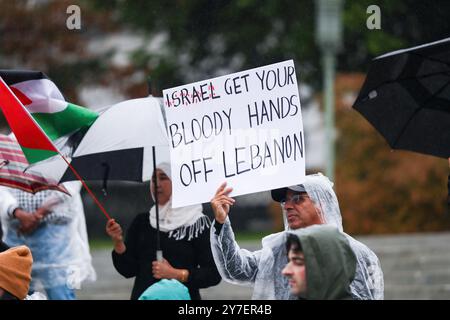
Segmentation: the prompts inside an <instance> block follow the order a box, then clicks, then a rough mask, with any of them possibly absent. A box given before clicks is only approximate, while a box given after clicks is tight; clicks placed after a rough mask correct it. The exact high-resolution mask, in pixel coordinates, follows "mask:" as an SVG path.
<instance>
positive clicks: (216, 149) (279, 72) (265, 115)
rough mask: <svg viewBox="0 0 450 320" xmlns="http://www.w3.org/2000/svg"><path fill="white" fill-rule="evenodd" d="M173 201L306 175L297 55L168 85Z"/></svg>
mask: <svg viewBox="0 0 450 320" xmlns="http://www.w3.org/2000/svg"><path fill="white" fill-rule="evenodd" d="M163 96H164V107H165V109H166V116H167V130H168V136H169V144H170V158H171V169H172V205H173V207H174V208H175V207H181V206H187V205H192V204H197V203H204V202H209V201H210V200H211V199H212V198H213V196H214V194H215V192H216V190H217V188H218V187H219V185H220V184H221V183H222V182H224V181H227V184H228V186H231V187H233V192H232V193H231V196H238V195H243V194H248V193H253V192H259V191H265V190H270V189H275V188H281V187H284V186H289V185H294V184H298V183H301V182H302V181H303V179H304V177H305V148H304V145H305V144H304V134H303V123H302V114H301V109H300V98H299V93H298V86H297V79H296V74H295V68H294V62H293V61H292V60H289V61H284V62H281V63H276V64H272V65H268V66H264V67H260V68H255V69H251V70H247V71H242V72H238V73H233V74H230V75H226V76H222V77H217V78H213V79H209V80H205V81H199V82H196V83H191V84H188V85H183V86H179V87H176V88H171V89H167V90H164V91H163Z"/></svg>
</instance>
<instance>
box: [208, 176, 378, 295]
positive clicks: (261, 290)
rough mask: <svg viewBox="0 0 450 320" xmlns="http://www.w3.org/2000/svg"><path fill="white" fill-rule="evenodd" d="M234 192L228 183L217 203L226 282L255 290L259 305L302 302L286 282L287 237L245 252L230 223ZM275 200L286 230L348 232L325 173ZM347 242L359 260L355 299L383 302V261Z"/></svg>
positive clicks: (219, 260)
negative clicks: (324, 226) (316, 228)
mask: <svg viewBox="0 0 450 320" xmlns="http://www.w3.org/2000/svg"><path fill="white" fill-rule="evenodd" d="M231 191H232V188H226V183H224V184H222V185H221V186H220V187H219V189H218V190H217V192H216V195H215V196H214V198H213V199H212V200H211V206H212V208H213V211H214V216H215V222H214V224H213V226H212V227H211V249H212V252H213V256H214V260H215V262H216V265H217V268H218V270H219V272H220V274H221V276H222V278H223V279H225V280H226V281H228V282H230V283H233V284H240V285H253V287H254V289H253V296H252V298H253V299H277V300H288V299H296V298H297V297H295V296H293V295H292V294H291V293H290V290H289V283H288V281H287V279H286V278H285V277H283V276H281V271H282V270H283V268H284V267H285V265H286V264H287V262H288V261H287V252H286V248H285V233H284V232H279V233H275V234H271V235H269V236H266V237H264V238H263V239H262V249H261V250H258V251H254V252H250V251H248V250H245V249H240V248H239V245H238V244H237V243H236V241H235V240H234V234H233V230H232V228H231V223H230V219H229V217H228V213H229V210H230V206H232V205H233V204H234V202H235V200H234V199H232V198H231V197H229V194H230V193H231ZM272 198H273V199H274V200H275V201H278V202H280V203H281V205H282V209H283V215H284V219H285V226H286V230H296V229H299V228H305V227H307V226H310V225H315V224H329V225H332V226H335V227H336V228H338V230H339V231H341V232H343V228H342V218H341V214H340V210H339V204H338V201H337V197H336V194H335V193H334V190H333V183H332V182H331V181H330V180H329V179H328V178H327V177H325V176H324V175H322V174H320V173H319V174H313V175H307V176H306V177H305V181H304V182H303V183H302V184H300V185H296V186H290V187H287V188H282V189H277V190H272ZM344 234H345V233H344ZM345 236H346V237H347V239H348V241H349V243H350V246H351V248H352V250H353V251H354V253H355V255H356V257H357V266H356V275H355V278H354V280H353V281H352V283H351V284H350V290H351V294H352V297H353V299H383V297H384V281H383V272H382V271H381V266H380V262H379V260H378V258H377V256H376V255H375V253H373V252H372V251H371V250H370V249H369V248H368V247H367V246H365V245H364V244H362V243H361V242H359V241H357V240H355V239H353V238H352V237H350V236H349V235H347V234H345Z"/></svg>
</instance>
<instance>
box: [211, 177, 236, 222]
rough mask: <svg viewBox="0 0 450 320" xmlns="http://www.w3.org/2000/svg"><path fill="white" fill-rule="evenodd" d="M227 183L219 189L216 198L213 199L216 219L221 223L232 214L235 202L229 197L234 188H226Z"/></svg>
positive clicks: (212, 205) (212, 204)
mask: <svg viewBox="0 0 450 320" xmlns="http://www.w3.org/2000/svg"><path fill="white" fill-rule="evenodd" d="M226 186H227V183H226V182H224V183H222V184H221V185H220V187H219V189H217V191H216V194H215V195H214V198H212V199H211V207H212V209H213V212H214V217H215V219H216V220H217V222H219V223H224V222H225V220H226V218H227V216H228V213H229V212H230V206H232V205H233V204H234V202H235V200H234V199H233V198H231V197H229V194H230V193H231V191H233V188H226Z"/></svg>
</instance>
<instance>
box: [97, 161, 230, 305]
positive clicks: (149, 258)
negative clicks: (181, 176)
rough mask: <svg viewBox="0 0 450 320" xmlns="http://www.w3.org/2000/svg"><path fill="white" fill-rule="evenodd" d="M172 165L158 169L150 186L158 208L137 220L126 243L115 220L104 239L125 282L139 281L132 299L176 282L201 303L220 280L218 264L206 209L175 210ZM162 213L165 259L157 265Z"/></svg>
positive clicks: (161, 238) (158, 167) (107, 227)
mask: <svg viewBox="0 0 450 320" xmlns="http://www.w3.org/2000/svg"><path fill="white" fill-rule="evenodd" d="M170 173H171V171H170V164H169V163H167V162H163V163H161V164H159V165H158V166H157V169H156V173H155V174H153V177H152V181H154V180H155V179H157V181H158V183H157V188H158V189H157V190H156V191H155V190H154V183H153V182H152V183H150V185H151V195H152V197H153V199H155V197H154V195H155V192H157V193H158V203H157V204H155V205H153V207H152V208H151V209H150V211H148V212H144V213H141V214H138V215H137V216H136V218H135V219H134V220H133V222H132V224H131V226H130V227H129V229H128V232H127V235H126V238H125V241H124V239H123V236H122V228H121V226H120V225H119V224H118V223H117V222H116V221H115V220H114V219H111V220H109V221H108V222H107V224H106V233H107V234H108V235H109V236H110V237H111V239H112V241H113V244H114V250H113V252H112V260H113V264H114V267H115V268H116V270H117V271H118V272H119V273H120V274H121V275H123V276H124V277H126V278H132V277H135V281H134V286H133V289H132V292H131V299H132V300H136V299H138V298H139V297H140V296H141V295H142V293H143V292H144V291H145V290H146V289H147V288H148V287H149V286H151V285H152V284H154V283H156V282H158V281H159V280H160V279H175V280H178V281H179V282H181V283H182V284H183V285H185V286H186V287H187V288H188V289H189V294H190V296H191V298H192V300H200V299H201V296H200V290H199V289H201V288H207V287H210V286H215V285H217V284H218V283H219V282H220V280H221V278H220V275H219V273H218V271H217V267H216V265H215V264H214V260H213V257H212V253H211V246H210V240H209V229H210V225H211V222H210V220H209V218H208V216H206V215H205V214H203V212H202V210H203V208H202V205H193V206H188V207H181V208H172V180H171V175H170ZM155 206H158V207H159V228H160V240H161V249H162V253H163V257H164V258H163V259H162V260H158V259H157V258H158V256H157V248H156V234H157V221H156V208H155Z"/></svg>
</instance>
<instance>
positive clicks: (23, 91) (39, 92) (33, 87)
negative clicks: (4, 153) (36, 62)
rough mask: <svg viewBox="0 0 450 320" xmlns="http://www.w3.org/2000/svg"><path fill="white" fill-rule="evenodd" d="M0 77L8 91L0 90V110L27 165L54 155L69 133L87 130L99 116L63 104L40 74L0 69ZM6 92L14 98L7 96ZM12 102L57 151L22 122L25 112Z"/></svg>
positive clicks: (62, 97) (27, 124) (48, 80)
mask: <svg viewBox="0 0 450 320" xmlns="http://www.w3.org/2000/svg"><path fill="white" fill-rule="evenodd" d="M0 77H1V78H3V81H4V83H6V85H7V86H8V88H9V89H10V90H6V88H1V91H0V107H1V109H2V110H3V113H4V115H5V117H6V119H7V121H8V123H9V125H10V127H11V130H12V131H13V132H14V134H15V136H16V138H17V140H18V141H19V143H20V146H21V148H22V150H23V152H24V154H25V156H26V158H27V160H28V162H29V163H30V164H33V163H36V162H39V161H42V160H44V159H47V158H49V157H51V156H53V155H55V152H57V150H58V149H61V148H63V146H64V144H66V143H67V141H68V137H69V136H70V135H71V134H72V133H74V132H76V131H77V130H79V129H82V128H87V127H89V126H90V125H91V124H92V123H93V122H94V121H95V120H96V119H97V117H98V114H97V113H96V112H94V111H92V110H89V109H86V108H83V107H80V106H77V105H75V104H72V103H69V102H66V101H65V99H64V96H63V95H62V94H61V92H60V91H59V89H58V88H57V87H56V85H55V84H54V83H53V82H52V81H51V80H50V79H48V78H47V76H46V75H45V74H44V73H43V72H39V71H17V70H0ZM8 91H9V92H10V93H11V92H12V93H13V94H14V96H15V97H16V98H17V99H13V98H12V97H10V96H9V93H8ZM15 100H19V101H20V102H21V103H22V105H23V106H24V107H25V108H26V111H28V113H29V114H31V116H32V119H33V120H34V121H35V123H37V124H38V125H39V127H40V128H42V130H43V131H44V132H45V135H47V136H48V138H50V140H51V142H52V144H54V145H55V146H56V147H57V148H58V149H56V150H52V148H50V147H49V145H48V142H47V143H46V144H45V143H44V142H43V141H44V140H45V139H43V137H42V136H41V135H35V134H37V133H36V130H38V129H36V128H32V127H33V124H32V121H31V122H30V121H25V120H24V117H25V113H24V112H22V111H20V110H19V109H21V108H19V105H20V104H19V103H18V102H17V101H15ZM26 111H25V112H26ZM13 123H14V124H13ZM34 126H35V125H34ZM32 132H33V133H32ZM38 137H40V138H38ZM22 142H23V143H22ZM43 143H44V144H43ZM53 148H54V147H53Z"/></svg>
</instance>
